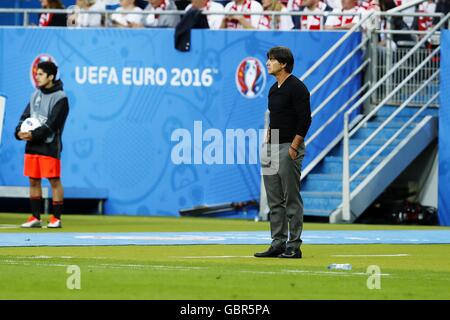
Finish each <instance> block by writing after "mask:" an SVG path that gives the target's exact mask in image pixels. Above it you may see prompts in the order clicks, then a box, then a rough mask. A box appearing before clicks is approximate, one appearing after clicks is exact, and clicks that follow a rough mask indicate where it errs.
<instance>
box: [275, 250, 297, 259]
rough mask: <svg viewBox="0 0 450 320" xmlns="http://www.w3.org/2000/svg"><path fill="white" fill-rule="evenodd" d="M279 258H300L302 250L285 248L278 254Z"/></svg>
mask: <svg viewBox="0 0 450 320" xmlns="http://www.w3.org/2000/svg"><path fill="white" fill-rule="evenodd" d="M278 257H279V258H293V259H301V258H302V250H300V248H298V249H294V248H287V249H286V251H285V252H283V253H282V254H280V255H279V256H278Z"/></svg>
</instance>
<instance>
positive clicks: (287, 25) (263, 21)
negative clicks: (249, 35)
mask: <svg viewBox="0 0 450 320" xmlns="http://www.w3.org/2000/svg"><path fill="white" fill-rule="evenodd" d="M280 12H289V10H288V9H287V8H283V9H281V11H280ZM278 17H279V23H277V22H275V29H276V30H285V31H286V30H292V29H294V23H293V22H292V18H291V16H288V15H286V16H278ZM276 21H277V19H276ZM258 29H259V30H271V29H273V27H272V16H270V15H267V16H260V19H259V24H258Z"/></svg>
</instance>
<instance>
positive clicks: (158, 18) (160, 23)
mask: <svg viewBox="0 0 450 320" xmlns="http://www.w3.org/2000/svg"><path fill="white" fill-rule="evenodd" d="M148 2H149V4H148V6H147V7H146V8H145V11H147V12H151V13H152V14H148V15H144V17H143V24H144V26H146V27H153V28H175V27H176V26H177V24H178V22H180V16H179V15H167V14H158V12H161V11H165V10H178V9H177V6H176V5H175V3H174V2H172V1H171V0H148Z"/></svg>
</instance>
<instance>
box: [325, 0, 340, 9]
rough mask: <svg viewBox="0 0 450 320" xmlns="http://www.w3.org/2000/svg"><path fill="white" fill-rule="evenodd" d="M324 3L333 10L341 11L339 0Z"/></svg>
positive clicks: (328, 0)
mask: <svg viewBox="0 0 450 320" xmlns="http://www.w3.org/2000/svg"><path fill="white" fill-rule="evenodd" d="M325 3H326V4H327V5H329V6H330V7H332V8H333V9H342V3H341V0H325Z"/></svg>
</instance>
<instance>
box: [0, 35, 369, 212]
mask: <svg viewBox="0 0 450 320" xmlns="http://www.w3.org/2000/svg"><path fill="white" fill-rule="evenodd" d="M342 34H343V33H339V32H338V33H336V32H320V33H309V32H285V33H281V32H246V31H242V32H236V31H231V32H230V31H209V30H207V31H200V30H195V31H194V32H193V35H192V36H193V38H192V43H193V45H192V51H191V52H188V53H182V52H178V51H176V50H175V49H174V48H173V30H162V29H161V30H119V29H116V30H112V29H110V30H108V29H99V30H69V29H53V30H49V29H22V28H17V29H0V63H1V66H2V69H1V71H0V72H1V73H0V91H2V92H5V93H6V94H7V95H8V105H7V111H6V123H5V132H4V144H3V145H2V146H1V149H0V151H1V154H0V157H1V166H0V184H1V185H27V180H26V179H25V178H24V177H23V176H22V166H23V151H24V145H23V143H22V142H18V141H16V140H15V139H14V138H13V130H14V128H15V126H16V123H17V121H18V118H19V116H20V114H21V113H22V111H23V109H24V107H25V105H26V104H27V102H28V99H29V97H30V95H31V93H32V91H33V82H32V76H31V69H32V65H33V62H34V61H36V59H39V57H40V58H45V55H49V56H51V57H52V58H53V59H55V60H56V62H57V64H58V65H59V66H60V76H61V79H62V80H63V81H64V83H65V89H66V92H67V94H68V97H69V100H70V107H71V110H70V114H69V118H68V121H67V124H66V128H65V132H64V137H63V141H64V151H63V157H62V161H63V183H64V185H65V186H74V187H89V186H92V187H101V188H107V189H109V193H110V198H109V201H107V204H106V212H107V213H108V214H133V215H152V214H162V215H177V214H178V213H177V212H178V210H179V209H181V208H189V207H192V206H195V205H199V204H216V203H222V202H231V201H246V200H251V199H259V193H260V175H259V164H246V165H242V164H234V165H225V164H222V165H217V164H215V165H206V164H190V165H188V164H183V165H175V164H174V163H173V162H172V161H171V152H172V148H173V147H174V146H175V145H176V144H177V143H176V142H173V141H171V134H172V132H173V131H174V130H175V129H177V128H186V129H188V130H189V132H190V134H191V135H192V136H193V139H194V121H202V126H203V128H202V131H203V132H205V131H206V130H207V129H209V128H216V129H218V130H219V131H220V132H222V133H223V134H224V135H225V130H226V129H238V128H241V129H244V130H247V129H262V128H263V123H264V112H265V110H266V108H267V93H268V90H269V88H270V86H271V85H272V84H273V83H274V79H273V78H272V77H271V76H269V75H267V73H266V70H265V68H264V65H265V61H266V52H267V50H268V49H269V48H271V47H273V46H276V45H285V46H288V47H290V48H291V49H292V50H293V52H294V54H295V59H296V64H295V67H294V74H295V75H301V74H303V73H304V72H305V71H306V70H307V68H308V67H310V66H311V65H312V64H313V63H314V62H315V61H316V60H317V59H318V58H319V57H320V56H321V55H322V54H323V53H324V52H325V51H326V50H327V49H328V48H329V47H331V46H332V44H333V43H335V42H336V41H337V40H338V39H339V37H341V36H342ZM359 39H360V35H359V34H355V35H354V36H353V37H351V38H350V39H349V40H348V42H347V43H346V45H345V46H343V47H342V48H341V49H340V50H338V52H337V53H336V54H334V55H333V56H332V57H331V58H330V59H329V60H328V61H327V63H325V64H324V65H323V66H322V67H321V68H320V70H318V72H317V73H315V74H314V76H311V77H310V78H309V79H308V80H307V82H306V84H307V86H308V87H309V88H310V89H311V88H312V87H313V84H314V83H317V82H318V81H320V79H322V78H323V77H324V75H326V74H327V73H328V72H329V71H330V70H331V68H332V66H334V65H336V64H337V63H339V62H340V61H341V60H342V59H343V57H344V56H345V55H346V54H347V53H348V52H350V51H351V50H352V49H353V48H354V47H355V46H356V45H357V43H358V41H359ZM42 55H44V56H42ZM255 59H257V60H255ZM360 59H361V57H360V56H356V57H355V58H354V59H352V60H351V61H349V62H348V63H347V64H346V66H345V67H344V69H343V70H342V71H341V72H339V73H338V74H337V75H336V76H335V77H333V79H332V81H330V83H329V84H328V85H326V86H325V87H324V88H323V89H321V90H320V91H319V92H318V93H317V94H316V95H315V96H314V99H313V105H318V101H321V100H323V99H324V97H327V96H328V95H329V94H330V92H332V90H333V89H334V88H335V87H336V86H337V85H339V84H341V83H342V81H343V80H344V79H345V78H346V77H347V75H348V74H350V73H351V72H352V71H353V70H354V69H355V67H356V66H358V65H359V64H360ZM245 61H250V63H248V64H247V66H251V65H253V66H257V65H259V64H260V65H259V67H258V68H257V75H258V76H257V79H256V81H254V84H255V85H254V87H253V91H254V92H253V93H254V95H255V96H254V97H248V96H245V93H246V91H245V88H244V87H245V86H244V85H243V83H244V82H245V81H244V77H240V76H239V72H240V71H241V72H243V73H244V74H246V70H244V69H239V68H240V66H241V67H242V68H243V67H244V66H245V63H244V64H242V63H243V62H245ZM255 61H259V62H255ZM258 70H259V71H258ZM258 72H259V73H258ZM359 87H360V78H359V77H357V78H356V79H355V80H353V81H352V82H351V83H350V84H349V85H348V86H347V87H346V90H345V92H343V93H341V94H340V95H338V96H337V97H336V98H335V99H333V100H332V101H331V102H330V103H329V105H328V106H327V107H326V108H325V109H324V110H323V111H322V112H321V113H319V114H318V116H317V117H316V118H315V119H314V120H313V124H312V127H311V129H310V133H309V134H312V133H313V132H314V131H315V130H316V129H317V128H318V127H319V126H320V125H321V123H323V121H324V119H327V118H328V117H329V116H330V114H332V113H333V111H334V110H336V109H337V108H339V107H340V106H341V105H342V103H343V102H345V101H346V100H347V99H348V98H349V97H350V96H351V95H352V94H353V93H354V92H355V91H356V90H357V89H358V88H359ZM341 128H342V118H339V119H337V120H336V121H335V122H334V123H333V124H332V125H331V126H330V127H329V129H328V130H327V131H326V132H324V133H323V134H322V135H321V136H320V139H318V141H317V142H315V143H314V144H313V145H311V146H310V148H308V150H307V157H306V158H305V161H304V166H306V164H307V163H308V162H309V161H311V159H312V158H313V157H314V156H315V155H317V154H318V152H320V150H321V149H322V148H323V147H324V146H326V145H327V144H328V143H329V142H330V141H331V140H332V139H333V138H334V137H335V136H336V134H337V132H339V131H340V130H341ZM197 138H198V136H197ZM200 140H201V136H200ZM207 145H208V142H205V143H203V148H206V147H207ZM224 148H225V147H224ZM224 150H225V149H224ZM197 151H198V150H197ZM241 151H242V150H236V154H238V153H239V152H241ZM195 153H196V150H193V149H192V154H193V158H194V154H195ZM200 154H201V153H200ZM194 160H195V159H193V161H194ZM200 160H201V159H200ZM247 163H248V162H247Z"/></svg>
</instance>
